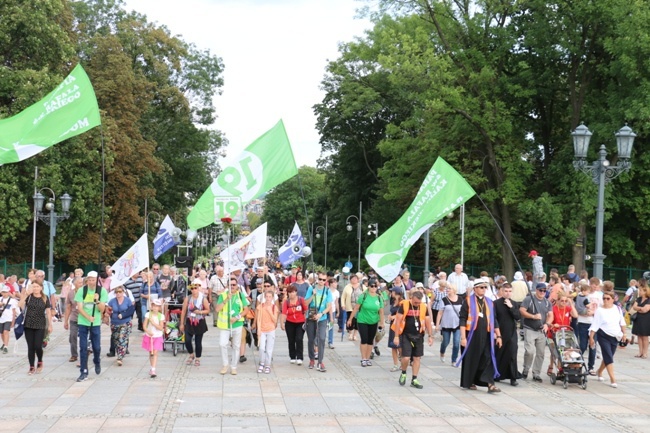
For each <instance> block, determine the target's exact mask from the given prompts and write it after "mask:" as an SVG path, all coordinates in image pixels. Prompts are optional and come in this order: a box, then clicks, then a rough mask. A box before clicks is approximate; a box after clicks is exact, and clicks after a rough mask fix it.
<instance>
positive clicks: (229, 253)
mask: <svg viewBox="0 0 650 433" xmlns="http://www.w3.org/2000/svg"><path fill="white" fill-rule="evenodd" d="M220 257H221V259H222V260H223V266H224V268H225V269H226V271H228V272H232V271H234V270H237V269H244V268H245V267H246V263H245V262H246V260H251V259H260V258H262V257H266V223H264V224H262V225H261V226H259V227H258V228H256V229H255V230H254V231H253V232H252V233H251V234H250V235H248V236H246V237H245V238H243V239H240V240H239V241H237V242H235V243H234V244H232V245H231V246H230V247H229V248H227V249H226V250H224V251H223V252H222V253H221V254H220Z"/></svg>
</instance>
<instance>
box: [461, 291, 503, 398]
mask: <svg viewBox="0 0 650 433" xmlns="http://www.w3.org/2000/svg"><path fill="white" fill-rule="evenodd" d="M487 288H488V282H487V281H483V280H481V279H478V280H475V281H474V293H472V294H471V295H470V296H469V297H466V298H465V300H464V301H463V306H462V307H461V309H460V315H459V316H460V345H461V346H463V347H465V350H464V351H463V353H462V355H461V357H460V358H459V359H458V361H457V362H456V365H458V364H459V363H460V362H461V361H462V368H461V371H460V386H461V388H464V389H471V390H476V387H477V386H487V388H488V392H489V393H495V392H501V390H500V389H499V388H497V387H496V385H494V378H495V376H498V371H496V370H495V365H496V358H495V345H496V346H499V347H501V333H500V330H499V322H497V320H496V316H495V314H494V304H493V302H492V300H491V299H489V298H487V297H486V296H485V291H486V290H487Z"/></svg>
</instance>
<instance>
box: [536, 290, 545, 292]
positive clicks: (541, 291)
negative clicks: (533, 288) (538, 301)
mask: <svg viewBox="0 0 650 433" xmlns="http://www.w3.org/2000/svg"><path fill="white" fill-rule="evenodd" d="M537 291H538V292H546V289H537Z"/></svg>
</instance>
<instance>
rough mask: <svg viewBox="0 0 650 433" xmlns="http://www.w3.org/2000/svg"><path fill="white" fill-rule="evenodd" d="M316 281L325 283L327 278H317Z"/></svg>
mask: <svg viewBox="0 0 650 433" xmlns="http://www.w3.org/2000/svg"><path fill="white" fill-rule="evenodd" d="M318 281H327V278H319V279H318Z"/></svg>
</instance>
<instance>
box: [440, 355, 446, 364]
mask: <svg viewBox="0 0 650 433" xmlns="http://www.w3.org/2000/svg"><path fill="white" fill-rule="evenodd" d="M440 362H442V363H443V364H444V363H445V357H444V356H441V357H440Z"/></svg>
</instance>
